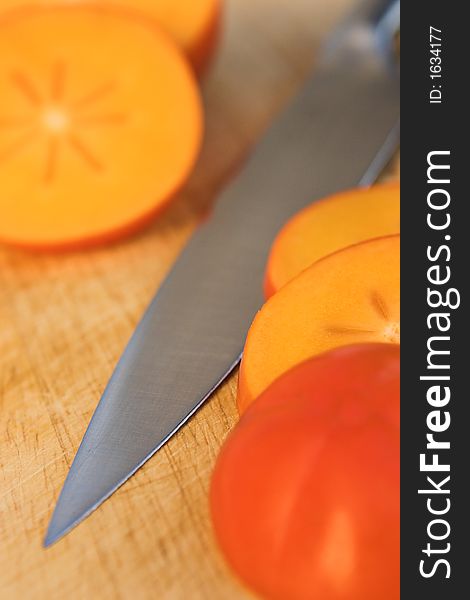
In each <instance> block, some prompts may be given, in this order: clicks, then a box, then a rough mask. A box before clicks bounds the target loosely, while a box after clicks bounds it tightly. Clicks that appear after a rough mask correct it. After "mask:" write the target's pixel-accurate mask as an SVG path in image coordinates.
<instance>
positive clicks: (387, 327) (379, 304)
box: [327, 291, 400, 344]
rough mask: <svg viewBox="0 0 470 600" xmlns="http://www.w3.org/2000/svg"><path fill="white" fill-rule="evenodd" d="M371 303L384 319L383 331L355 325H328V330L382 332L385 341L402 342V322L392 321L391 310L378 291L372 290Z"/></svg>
mask: <svg viewBox="0 0 470 600" xmlns="http://www.w3.org/2000/svg"><path fill="white" fill-rule="evenodd" d="M369 300H370V305H371V307H372V309H373V310H374V312H375V313H376V314H378V315H379V317H380V318H381V319H382V320H383V321H384V327H383V329H382V330H381V331H379V332H378V331H377V330H373V329H363V328H360V327H354V326H350V327H349V326H334V325H333V326H331V325H330V326H328V327H327V331H328V333H331V334H333V335H337V334H339V335H344V334H357V333H365V334H376V333H381V335H382V337H383V339H384V341H386V342H389V343H392V344H399V343H400V323H398V322H395V321H392V320H391V318H390V314H389V310H388V308H387V305H386V303H385V300H384V299H383V298H382V296H381V295H380V294H379V293H378V292H376V291H373V292H371V294H370V296H369Z"/></svg>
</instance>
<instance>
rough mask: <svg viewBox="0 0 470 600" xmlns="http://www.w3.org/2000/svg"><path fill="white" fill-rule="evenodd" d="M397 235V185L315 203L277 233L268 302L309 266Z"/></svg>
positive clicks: (268, 279) (271, 257) (359, 190)
mask: <svg viewBox="0 0 470 600" xmlns="http://www.w3.org/2000/svg"><path fill="white" fill-rule="evenodd" d="M399 232H400V184H399V183H398V182H393V183H383V184H378V185H374V186H372V187H368V188H356V189H353V190H348V191H345V192H341V193H338V194H335V195H333V196H329V197H328V198H325V199H323V200H320V201H318V202H314V203H313V204H311V205H310V206H307V208H304V209H303V210H302V211H300V212H299V213H297V214H296V215H295V216H294V217H293V218H292V219H291V220H290V221H288V223H287V224H286V225H285V226H284V227H283V228H282V229H281V231H280V232H279V234H278V235H277V237H276V239H275V240H274V243H273V245H272V248H271V251H270V254H269V259H268V264H267V267H266V273H265V280H264V291H265V295H266V297H267V298H269V297H270V296H272V295H273V294H274V293H275V292H277V290H278V289H280V288H281V287H282V286H283V285H285V284H286V283H287V282H288V281H290V280H291V279H293V278H294V277H295V276H296V275H298V274H299V273H300V272H302V271H303V270H304V269H306V268H307V267H309V266H310V265H311V264H313V263H314V262H316V261H317V260H319V259H320V258H323V257H324V256H327V255H328V254H331V253H333V252H336V251H337V250H340V249H341V248H345V247H346V246H351V245H352V244H356V243H358V242H362V241H365V240H367V239H370V238H375V237H381V236H384V235H391V234H394V233H399Z"/></svg>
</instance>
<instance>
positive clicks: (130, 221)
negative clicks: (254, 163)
mask: <svg viewBox="0 0 470 600" xmlns="http://www.w3.org/2000/svg"><path fill="white" fill-rule="evenodd" d="M201 136H202V109H201V103H200V98H199V93H198V90H197V85H196V83H195V80H194V77H193V74H192V70H191V69H190V67H189V66H188V64H187V62H186V60H185V59H184V57H183V56H182V55H181V53H180V51H179V50H178V48H177V47H176V46H175V45H174V44H173V42H172V41H171V40H170V39H169V38H168V36H166V35H165V34H160V33H159V32H158V31H157V30H156V29H155V28H153V27H149V26H148V25H147V24H146V23H144V21H142V20H138V19H135V20H133V19H130V18H123V17H122V15H120V14H119V13H116V14H114V13H113V12H112V11H110V10H106V11H102V10H100V9H94V8H92V7H76V8H50V9H28V10H23V11H18V12H15V13H14V14H13V13H12V14H11V15H10V16H4V17H3V18H1V19H0V190H1V195H0V214H1V218H0V238H2V239H3V240H5V241H10V242H12V243H16V244H19V245H23V246H32V247H52V248H54V247H62V246H76V245H82V244H86V243H90V242H95V241H101V240H103V239H108V238H111V237H116V236H117V235H119V234H121V233H123V232H125V231H128V230H129V229H133V228H135V227H137V226H138V225H139V224H141V223H142V222H145V221H146V220H147V219H148V218H149V217H150V216H152V215H154V214H155V213H156V212H157V211H158V210H159V209H160V208H161V207H162V206H164V204H165V203H166V202H168V200H169V199H170V198H171V197H172V196H173V194H174V193H175V191H176V190H177V189H178V188H179V187H180V186H181V185H182V184H183V183H184V181H185V180H186V178H187V176H188V174H189V173H190V171H191V169H192V167H193V164H194V161H195V159H196V156H197V153H198V150H199V147H200V141H201Z"/></svg>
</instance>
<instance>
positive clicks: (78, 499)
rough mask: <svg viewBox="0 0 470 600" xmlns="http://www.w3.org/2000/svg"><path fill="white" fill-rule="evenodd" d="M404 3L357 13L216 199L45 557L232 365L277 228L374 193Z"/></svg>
mask: <svg viewBox="0 0 470 600" xmlns="http://www.w3.org/2000/svg"><path fill="white" fill-rule="evenodd" d="M398 13H399V4H398V2H390V0H388V1H386V0H375V1H372V2H369V3H367V4H364V5H362V6H361V7H360V9H359V10H358V11H357V12H356V13H355V14H354V15H352V16H351V18H349V19H348V20H347V21H346V22H345V23H344V24H343V25H342V26H340V27H339V28H338V29H337V30H336V32H334V33H333V35H332V36H331V37H330V39H329V41H328V42H327V44H326V46H325V48H324V49H323V52H322V54H321V56H320V59H319V61H318V63H317V67H316V69H315V74H314V77H313V78H312V79H311V80H310V81H308V83H307V84H306V85H305V87H304V88H303V90H302V91H301V93H300V94H299V95H298V96H297V97H296V99H295V100H294V101H293V102H292V104H291V106H290V107H289V108H288V109H287V110H286V112H285V113H284V114H283V115H282V116H281V117H280V118H279V119H278V120H277V121H276V123H275V124H274V125H273V126H272V127H271V129H270V130H269V131H268V133H267V134H266V136H265V137H264V139H263V140H262V141H261V142H260V144H259V145H258V146H257V148H256V150H255V151H254V152H253V154H252V156H251V158H250V159H249V160H248V162H247V163H246V165H245V166H244V168H243V170H242V171H241V172H240V173H239V174H238V176H236V177H235V179H234V180H233V181H232V182H231V184H230V185H229V186H228V187H227V188H226V189H225V191H223V193H222V194H221V197H220V198H219V200H218V202H217V204H216V206H215V209H214V212H213V214H212V216H211V218H210V220H209V221H207V222H206V223H205V224H204V225H203V226H202V227H200V228H199V229H198V230H197V232H196V233H195V234H194V236H193V237H192V239H191V240H190V242H189V243H188V245H187V246H186V248H185V249H184V250H183V252H182V254H181V256H180V257H179V259H178V260H177V262H176V264H175V266H174V267H173V269H172V271H171V272H170V274H169V275H168V277H167V278H166V280H165V281H164V283H163V285H162V286H161V287H160V289H159V290H158V293H157V294H156V296H155V298H154V299H153V301H152V302H151V304H150V306H149V308H148V309H147V311H146V313H145V314H144V316H143V318H142V320H141V322H140V323H139V325H138V327H137V328H136V330H135V333H134V334H133V336H132V338H131V340H130V342H129V343H128V346H127V348H126V350H125V352H124V354H123V355H122V357H121V359H120V361H119V363H118V365H117V367H116V369H115V371H114V373H113V375H112V377H111V379H110V381H109V383H108V385H107V387H106V389H105V391H104V393H103V396H102V398H101V400H100V402H99V404H98V407H97V408H96V411H95V413H94V415H93V418H92V420H91V422H90V424H89V427H88V429H87V431H86V433H85V435H84V438H83V440H82V443H81V445H80V447H79V449H78V452H77V454H76V456H75V460H74V461H73V464H72V466H71V468H70V472H69V474H68V476H67V479H66V481H65V484H64V486H63V489H62V492H61V494H60V497H59V500H58V502H57V505H56V508H55V510H54V514H53V516H52V520H51V522H50V525H49V529H48V532H47V536H46V539H45V542H44V543H45V545H46V546H47V545H50V544H52V543H53V542H55V541H56V540H57V539H58V538H60V537H61V536H62V535H64V534H65V533H67V532H68V531H69V530H70V529H71V528H72V527H74V526H75V525H76V524H77V523H79V522H80V521H81V520H82V519H84V518H85V517H86V516H87V515H89V514H90V513H91V512H92V511H93V510H94V509H95V508H97V507H98V506H99V505H100V504H101V503H102V502H103V501H104V500H105V499H106V498H108V497H109V496H110V495H111V494H112V493H113V492H114V491H115V490H116V489H117V488H118V487H119V486H120V485H122V484H123V483H124V482H125V481H126V480H127V479H128V478H129V477H130V476H131V475H132V474H133V473H135V471H136V470H137V469H138V468H139V467H140V466H142V465H143V464H144V463H145V461H147V460H148V459H149V458H150V457H151V456H152V455H153V454H154V453H155V452H156V451H157V450H158V449H159V448H160V447H161V446H162V445H163V444H164V443H165V442H166V441H167V440H168V439H169V438H170V437H171V436H172V435H173V434H174V433H175V432H176V431H177V430H178V429H179V427H181V426H182V425H183V424H184V423H185V422H186V421H187V420H188V419H189V418H190V416H191V415H192V414H193V413H194V412H195V411H196V410H197V408H198V407H199V406H200V405H201V404H202V403H203V402H204V401H205V400H206V399H207V398H208V397H209V396H210V394H211V393H212V392H213V391H214V390H215V389H216V388H217V386H218V385H219V384H220V383H221V382H222V381H223V380H224V378H225V377H226V376H227V375H228V374H229V373H230V372H231V371H232V370H233V368H234V367H235V366H236V365H237V363H238V361H239V359H240V356H241V351H242V348H243V343H244V340H245V336H246V333H247V330H248V328H249V325H250V323H251V321H252V319H253V317H254V315H255V313H256V311H257V310H258V309H259V308H260V306H261V304H262V302H263V293H262V281H263V272H264V268H265V264H266V259H267V255H268V251H269V248H270V245H271V242H272V241H273V239H274V237H275V235H276V233H277V232H278V230H279V229H280V228H281V226H282V225H283V224H284V223H285V221H286V220H287V219H288V218H289V217H290V216H291V215H293V214H294V213H295V212H297V211H298V210H299V209H301V208H302V207H304V206H306V205H307V204H309V203H311V202H312V201H314V200H315V199H318V198H321V197H323V196H325V195H326V194H331V193H333V192H335V191H338V190H341V189H344V188H347V187H351V186H355V185H357V184H359V183H361V184H368V183H371V182H372V181H373V180H374V179H375V178H376V176H377V174H378V173H379V172H380V170H381V168H382V167H383V166H384V165H385V163H386V161H387V160H388V159H389V158H390V155H391V153H392V151H393V150H394V149H395V147H396V144H397V141H398V116H399V90H398V76H397V72H396V71H397V70H396V65H395V63H394V61H393V57H392V45H393V44H392V40H393V35H394V33H395V31H396V28H397V20H398Z"/></svg>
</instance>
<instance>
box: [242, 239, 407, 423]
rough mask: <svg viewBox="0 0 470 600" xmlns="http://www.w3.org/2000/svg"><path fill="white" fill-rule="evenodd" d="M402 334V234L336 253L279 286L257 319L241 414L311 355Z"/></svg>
mask: <svg viewBox="0 0 470 600" xmlns="http://www.w3.org/2000/svg"><path fill="white" fill-rule="evenodd" d="M399 339H400V236H399V235H394V236H388V237H382V238H378V239H375V240H370V241H366V242H362V243H360V244H357V245H355V246H349V247H348V248H345V249H343V250H340V251H338V252H336V253H334V254H330V255H329V256H327V257H325V258H323V259H322V260H319V261H318V262H316V263H315V264H313V265H312V266H311V267H309V268H308V269H306V270H305V271H303V272H302V273H301V274H300V275H298V276H297V277H296V278H294V279H293V280H292V281H291V282H289V283H288V284H286V285H285V286H284V287H283V288H281V289H280V290H279V292H278V293H277V294H275V295H274V296H272V297H271V298H270V299H269V300H268V301H267V302H266V304H265V305H264V306H263V308H262V309H261V310H260V311H259V313H258V314H257V316H256V317H255V319H254V321H253V324H252V325H251V328H250V330H249V332H248V337H247V340H246V344H245V349H244V351H243V359H242V364H241V368H240V376H239V388H238V400H237V402H238V408H239V410H240V412H243V411H244V410H245V409H246V407H247V406H248V405H249V404H251V403H252V402H253V400H255V398H257V396H259V395H260V394H261V392H263V391H264V390H265V389H266V388H267V387H268V385H269V384H271V383H272V382H273V381H274V380H275V379H276V378H277V377H279V376H280V375H281V374H282V373H285V372H286V371H288V370H289V369H290V368H292V367H293V366H295V365H296V364H298V363H300V362H302V361H304V360H306V359H308V358H310V357H311V356H314V355H316V354H320V353H322V352H325V351H327V350H329V349H332V348H336V347H338V346H345V345H349V344H355V343H363V342H388V343H398V342H399ZM338 376H341V374H338Z"/></svg>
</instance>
